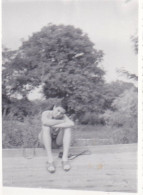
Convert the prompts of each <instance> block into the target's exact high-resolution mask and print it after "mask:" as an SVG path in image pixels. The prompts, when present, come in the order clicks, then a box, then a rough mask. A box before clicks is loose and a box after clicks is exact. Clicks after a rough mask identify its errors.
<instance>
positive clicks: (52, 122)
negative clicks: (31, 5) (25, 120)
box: [41, 112, 65, 127]
mask: <svg viewBox="0 0 143 195" xmlns="http://www.w3.org/2000/svg"><path fill="white" fill-rule="evenodd" d="M41 120H42V124H43V125H44V126H48V127H52V126H54V125H59V124H61V123H64V122H65V121H64V120H63V119H62V120H57V119H50V118H48V114H47V113H46V112H43V114H42V119H41Z"/></svg>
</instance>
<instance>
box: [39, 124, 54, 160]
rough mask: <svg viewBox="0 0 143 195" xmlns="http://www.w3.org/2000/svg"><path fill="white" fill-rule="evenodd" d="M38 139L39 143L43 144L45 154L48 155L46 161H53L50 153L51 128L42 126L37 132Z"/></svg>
mask: <svg viewBox="0 0 143 195" xmlns="http://www.w3.org/2000/svg"><path fill="white" fill-rule="evenodd" d="M39 139H40V141H41V143H42V144H43V145H44V146H45V149H46V152H47V156H48V162H49V163H51V162H53V155H52V146H51V145H52V144H51V143H52V138H51V130H50V128H49V127H45V126H43V127H42V131H41V133H40V134H39Z"/></svg>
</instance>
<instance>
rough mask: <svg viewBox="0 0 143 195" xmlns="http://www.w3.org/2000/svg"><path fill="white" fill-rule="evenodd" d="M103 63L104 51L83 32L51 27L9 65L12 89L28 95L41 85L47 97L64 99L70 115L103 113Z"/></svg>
mask: <svg viewBox="0 0 143 195" xmlns="http://www.w3.org/2000/svg"><path fill="white" fill-rule="evenodd" d="M102 60H103V52H102V51H101V50H96V49H95V46H94V44H93V43H92V42H91V41H90V40H89V38H88V36H87V34H84V33H83V32H82V30H80V29H79V28H74V27H73V26H64V25H59V26H57V25H51V24H49V25H48V26H46V27H44V28H42V30H41V31H40V32H37V33H34V34H33V35H32V36H31V37H29V39H28V40H27V41H24V42H23V43H22V46H21V47H20V48H19V49H18V51H17V53H16V55H15V57H14V58H13V59H12V60H11V62H10V63H9V64H8V65H9V66H10V67H11V69H10V70H12V72H11V74H10V76H9V81H10V82H9V86H10V87H9V88H10V90H11V92H13V93H19V94H21V95H22V96H27V94H28V92H29V90H31V89H33V88H35V87H37V86H39V85H42V86H43V93H44V95H45V97H46V98H47V99H48V98H59V99H61V100H62V102H63V103H64V105H65V107H66V108H67V110H68V112H70V113H76V114H81V113H84V112H85V111H94V112H101V111H102V106H103V105H104V101H105V100H104V98H103V96H102V94H101V92H100V91H101V88H102V87H103V84H104V80H103V75H104V71H103V70H102V69H101V68H100V67H99V64H100V62H101V61H102Z"/></svg>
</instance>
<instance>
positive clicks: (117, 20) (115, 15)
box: [2, 0, 138, 81]
mask: <svg viewBox="0 0 143 195" xmlns="http://www.w3.org/2000/svg"><path fill="white" fill-rule="evenodd" d="M126 1H127V0H51V1H50V0H47V1H46V0H45V1H44V0H41V1H38V0H37V1H36V0H25V1H24V0H19V1H18V0H3V7H2V27H3V29H2V41H3V45H5V46H7V47H8V48H11V49H17V48H18V47H19V46H20V45H21V39H22V38H24V39H25V40H26V39H27V38H28V36H31V35H32V33H33V32H37V31H40V29H41V28H42V27H43V26H45V25H47V24H48V23H53V24H71V25H74V26H75V27H79V28H81V29H82V30H83V31H84V32H85V33H87V34H88V35H89V38H90V39H91V41H93V42H94V43H95V47H96V49H101V50H103V52H104V53H105V56H104V61H103V62H102V66H103V67H104V69H105V70H106V71H107V74H106V80H107V81H112V80H116V79H118V74H117V73H116V69H117V68H121V67H124V69H126V70H128V71H130V72H132V73H136V74H137V56H136V55H135V53H134V50H133V43H132V42H131V40H130V37H131V36H132V35H134V34H135V33H136V32H137V25H138V0H128V3H126Z"/></svg>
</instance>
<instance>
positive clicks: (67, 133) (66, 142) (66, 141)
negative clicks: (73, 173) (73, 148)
mask: <svg viewBox="0 0 143 195" xmlns="http://www.w3.org/2000/svg"><path fill="white" fill-rule="evenodd" d="M63 131H64V134H63V157H62V161H68V154H69V149H70V144H71V128H66V129H64V130H63Z"/></svg>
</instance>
